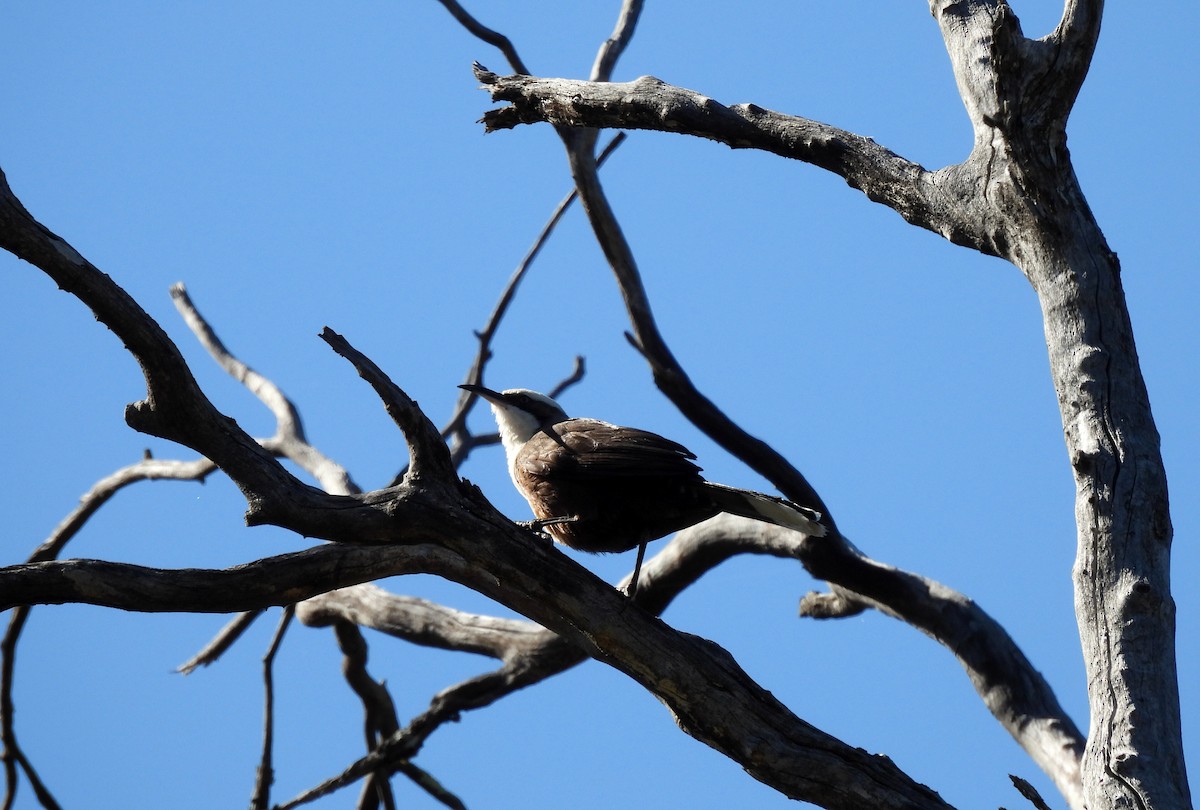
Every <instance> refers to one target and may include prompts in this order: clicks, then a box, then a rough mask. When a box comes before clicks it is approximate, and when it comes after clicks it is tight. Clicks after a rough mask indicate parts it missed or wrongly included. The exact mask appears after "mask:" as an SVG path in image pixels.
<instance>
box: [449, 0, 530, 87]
mask: <svg viewBox="0 0 1200 810" xmlns="http://www.w3.org/2000/svg"><path fill="white" fill-rule="evenodd" d="M438 2H439V3H441V4H442V5H443V6H445V8H446V10H447V11H449V12H450V13H451V14H452V15H453V16H454V19H456V20H458V22H459V24H461V25H462V27H463V28H465V29H467V30H468V31H469V32H471V33H472V34H473V35H475V36H476V37H478V38H479V39H481V40H483V41H484V42H486V43H487V44H489V45H493V46H495V47H496V48H497V49H499V51H500V53H502V54H504V58H505V59H507V60H508V64H509V65H511V66H512V69H513V70H515V71H516V72H517V73H528V72H529V69H528V68H526V67H525V63H524V62H522V61H521V57H520V56H518V55H517V49H516V48H514V47H513V44H512V42H510V41H509V39H508V37H506V36H504V35H503V34H500V33H497V32H496V31H493V30H492V29H490V28H488V27H487V26H486V25H484V24H483V23H481V22H479V20H477V19H475V18H474V17H472V16H471V15H470V14H469V13H468V12H467V10H466V9H465V8H463V7H462V6H460V5H459V4H458V3H457V2H456V1H455V0H438Z"/></svg>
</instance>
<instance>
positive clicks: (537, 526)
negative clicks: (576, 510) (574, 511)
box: [516, 515, 579, 540]
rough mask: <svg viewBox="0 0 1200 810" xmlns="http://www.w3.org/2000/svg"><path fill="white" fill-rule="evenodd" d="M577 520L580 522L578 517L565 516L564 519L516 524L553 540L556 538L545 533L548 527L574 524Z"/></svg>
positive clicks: (543, 519) (521, 521)
mask: <svg viewBox="0 0 1200 810" xmlns="http://www.w3.org/2000/svg"><path fill="white" fill-rule="evenodd" d="M577 520H579V516H578V515H563V516H562V517H552V518H538V519H537V520H519V521H516V524H517V525H518V526H520V527H522V528H525V529H529V531H531V532H536V533H537V534H540V535H541V536H543V537H549V538H550V539H551V540H553V539H554V538H553V537H551V535H550V533H549V532H547V531H545V528H546V527H547V526H556V525H558V524H559V523H574V522H575V521H577Z"/></svg>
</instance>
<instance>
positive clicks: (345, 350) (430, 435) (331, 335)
mask: <svg viewBox="0 0 1200 810" xmlns="http://www.w3.org/2000/svg"><path fill="white" fill-rule="evenodd" d="M321 340H323V341H325V342H326V343H328V344H329V347H330V348H331V349H333V350H334V351H335V352H337V353H338V354H340V355H341V356H342V357H344V358H346V359H347V360H349V361H350V364H351V365H353V366H354V369H355V370H356V371H357V372H358V374H359V376H360V377H362V378H363V379H364V380H366V381H367V383H369V384H370V386H371V387H372V388H373V389H374V390H375V393H376V394H377V395H378V396H379V398H380V399H381V400H382V401H383V406H384V408H385V409H386V410H387V413H388V416H390V417H391V418H392V421H393V422H395V423H396V426H397V427H399V428H400V430H401V432H402V433H403V434H404V440H405V442H406V443H407V444H408V453H409V468H410V469H409V476H413V475H417V476H427V479H428V480H431V481H441V482H448V481H456V480H457V479H458V476H457V475H456V474H455V472H454V467H453V465H452V464H451V463H450V454H449V451H447V449H446V444H445V442H444V441H443V440H442V437H441V434H440V433H438V431H437V428H435V427H434V426H433V424H432V423H431V422H430V421H429V418H428V417H426V416H425V414H424V413H422V412H421V409H420V408H419V407H417V403H416V402H415V401H414V400H413V399H412V398H410V397H409V396H408V394H406V393H404V391H402V390H401V389H400V387H399V386H398V385H396V384H395V383H394V382H392V381H391V380H390V379H389V378H388V376H387V375H386V374H384V373H383V371H382V370H381V369H380V368H379V366H377V365H375V363H374V362H373V361H372V360H371V359H370V358H368V357H367V356H366V355H364V354H362V353H361V352H359V351H358V350H357V349H355V348H354V347H353V346H351V345H350V342H349V341H347V340H346V339H345V338H344V337H342V336H341V335H339V334H338V333H337V332H334V331H333V330H332V329H330V328H329V327H328V326H327V327H325V328H324V329H322V330H321Z"/></svg>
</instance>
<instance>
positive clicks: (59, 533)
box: [0, 458, 216, 810]
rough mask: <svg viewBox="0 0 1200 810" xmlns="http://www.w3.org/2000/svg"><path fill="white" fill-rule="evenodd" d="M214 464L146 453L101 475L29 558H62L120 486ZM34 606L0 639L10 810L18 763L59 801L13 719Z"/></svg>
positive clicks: (202, 473)
mask: <svg viewBox="0 0 1200 810" xmlns="http://www.w3.org/2000/svg"><path fill="white" fill-rule="evenodd" d="M215 469H216V466H215V465H214V464H213V463H212V462H211V461H209V460H208V459H199V460H197V461H159V460H157V459H152V458H144V459H142V460H141V461H138V462H136V463H134V464H130V465H129V466H127V467H122V468H121V469H119V470H117V471H116V472H114V473H113V474H111V475H108V476H106V477H105V478H102V479H101V480H100V481H98V482H97V483H96V484H95V485H93V486H92V488H91V489H89V490H88V491H87V492H86V493H85V494H84V495H83V497H82V498H80V501H79V505H78V506H77V507H75V509H74V510H72V512H71V514H69V515H67V517H66V518H64V519H63V520H62V522H61V523H59V524H58V526H56V527H55V528H54V531H53V532H51V533H50V536H49V537H48V538H46V540H45V541H43V542H42V544H41V545H40V546H38V547H37V548H36V549H35V550H34V551H33V553H32V554H31V555H30V556H29V559H28V562H29V563H38V562H46V561H49V560H54V559H57V558H58V555H59V554H60V553H62V550H63V548H64V547H65V546H66V545H67V543H68V542H70V541H71V539H72V538H73V537H75V535H76V534H78V533H79V531H80V529H82V528H83V527H84V525H85V524H86V523H87V521H88V520H89V519H90V518H91V517H92V515H94V514H95V513H96V511H97V510H99V509H100V507H101V506H103V505H104V504H105V503H107V502H108V501H109V499H110V498H112V497H113V496H114V495H116V494H117V492H119V491H120V490H121V489H123V488H125V487H127V486H129V485H130V484H134V483H137V482H139V481H146V480H156V479H170V480H177V481H200V482H203V481H204V479H205V478H207V477H208V475H209V474H210V473H212V472H213V470H215ZM30 610H31V608H30V607H27V606H20V607H17V608H16V609H14V610H13V614H12V617H11V618H10V619H9V623H8V629H7V630H6V631H5V633H4V638H3V640H0V745H3V752H0V759H2V760H3V763H4V777H5V785H6V788H5V797H4V803H3V805H2V808H3V810H9V808H11V807H12V805H13V802H14V801H15V797H16V791H17V765H20V766H21V769H22V770H23V771H24V772H25V775H26V777H27V778H28V779H29V783H30V786H31V787H32V788H33V791H34V794H35V795H36V796H37V797H38V801H40V802H41V803H42V806H43V807H47V808H49V807H57V806H58V805H57V804H56V803H55V801H54V799H53V797H52V796H51V794H50V791H49V790H48V789H47V788H46V786H45V785H44V784H43V783H42V781H41V780H40V779H39V778H38V775H37V772H36V771H35V770H34V768H33V765H32V764H31V763H30V762H29V760H28V759H27V758H26V757H25V755H24V753H23V752H22V750H21V747H20V745H19V744H18V743H17V735H16V728H15V726H14V722H13V714H14V705H13V698H12V693H13V681H14V678H15V666H16V654H17V642H18V641H19V640H20V637H21V631H22V630H23V629H24V627H25V622H26V620H27V619H28V617H29V611H30Z"/></svg>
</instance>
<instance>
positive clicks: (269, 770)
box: [243, 605, 295, 810]
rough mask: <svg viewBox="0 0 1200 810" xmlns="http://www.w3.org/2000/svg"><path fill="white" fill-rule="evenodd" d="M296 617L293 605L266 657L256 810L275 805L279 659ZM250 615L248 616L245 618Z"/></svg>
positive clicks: (253, 800)
mask: <svg viewBox="0 0 1200 810" xmlns="http://www.w3.org/2000/svg"><path fill="white" fill-rule="evenodd" d="M294 614H295V611H294V610H293V608H292V607H291V606H290V605H289V606H288V607H285V608H284V609H283V615H282V616H280V617H279V625H278V626H277V627H276V628H275V635H274V636H272V638H271V645H270V647H268V648H267V654H266V655H264V656H263V743H262V756H261V757H260V759H259V764H258V773H257V775H256V776H255V780H254V795H253V797H252V798H251V799H250V807H251V808H252V810H266V808H267V807H269V806H270V804H271V784H272V783H273V782H274V781H275V769H274V768H273V767H272V765H271V752H272V749H273V747H274V741H275V674H274V671H275V655H276V653H278V652H279V647H280V645H281V644H282V643H283V636H284V634H285V633H286V632H287V629H288V626H289V625H291V623H292V616H293V615H294ZM243 615H248V614H243Z"/></svg>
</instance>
